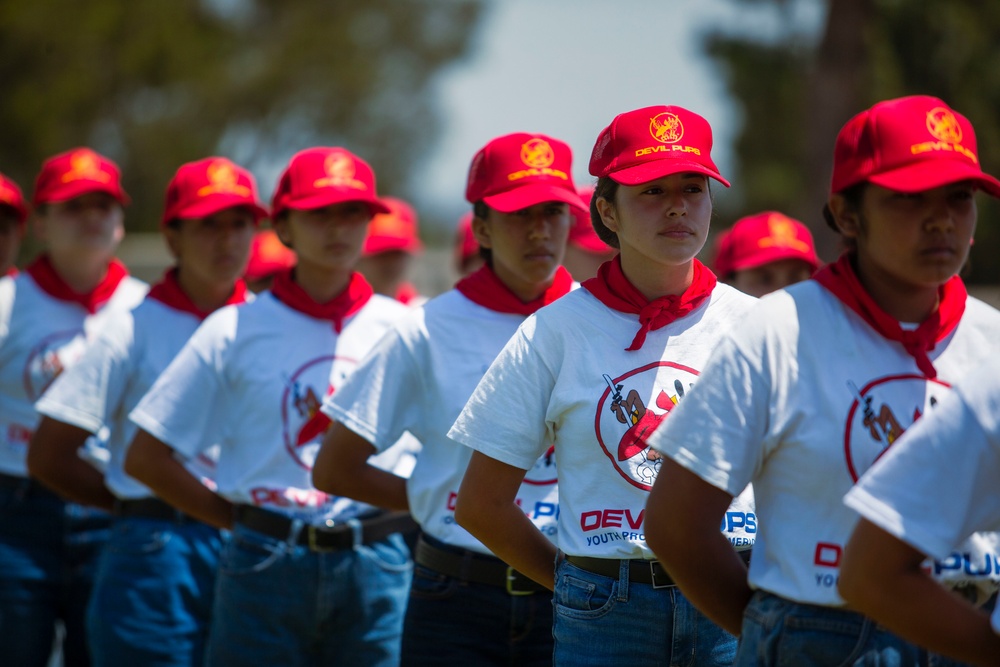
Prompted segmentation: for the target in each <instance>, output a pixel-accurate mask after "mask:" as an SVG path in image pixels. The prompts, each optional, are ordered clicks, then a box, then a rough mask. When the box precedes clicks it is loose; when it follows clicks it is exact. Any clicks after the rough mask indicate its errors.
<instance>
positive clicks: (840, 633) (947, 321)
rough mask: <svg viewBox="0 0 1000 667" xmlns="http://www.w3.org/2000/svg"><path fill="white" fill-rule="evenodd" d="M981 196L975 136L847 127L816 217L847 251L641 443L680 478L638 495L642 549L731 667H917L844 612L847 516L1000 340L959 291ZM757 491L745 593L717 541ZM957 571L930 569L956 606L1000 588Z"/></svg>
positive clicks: (998, 190)
mask: <svg viewBox="0 0 1000 667" xmlns="http://www.w3.org/2000/svg"><path fill="white" fill-rule="evenodd" d="M980 188H982V189H984V190H986V191H987V192H988V193H989V194H991V195H994V196H997V195H1000V182H998V181H997V180H996V179H994V178H993V177H992V176H988V175H986V174H984V173H983V172H982V170H981V168H980V166H979V160H978V157H977V155H976V137H975V133H974V131H973V128H972V125H971V124H970V123H969V122H968V120H966V119H965V118H964V117H963V116H961V115H960V114H958V113H957V112H955V111H953V110H952V109H950V108H949V107H948V105H947V104H945V103H944V102H942V101H941V100H939V99H936V98H933V97H926V96H914V97H904V98H899V99H894V100H889V101H885V102H880V103H878V104H876V105H874V106H873V107H871V108H870V109H868V110H866V111H864V112H862V113H860V114H858V115H857V116H855V117H854V118H853V119H851V120H850V121H849V122H848V123H847V124H846V125H845V126H844V128H843V129H842V130H841V131H840V134H839V135H838V137H837V142H836V148H835V154H834V167H833V182H832V187H831V194H830V199H829V202H828V204H827V208H826V214H827V217H828V219H829V221H830V222H831V223H832V224H834V225H835V226H836V228H837V229H838V230H839V231H840V233H841V234H842V235H843V236H844V237H845V239H846V240H847V242H848V243H849V244H850V250H848V251H847V252H846V253H845V254H843V255H842V256H841V258H840V259H839V260H838V261H836V262H835V263H833V264H831V265H829V266H827V267H825V268H824V269H821V270H820V271H819V272H818V273H817V274H816V276H815V277H814V278H813V279H812V280H809V281H806V282H803V283H799V284H797V285H793V286H791V287H789V288H787V289H786V290H783V291H781V292H778V293H776V294H775V295H772V296H769V297H768V298H767V299H762V300H761V301H760V302H759V304H758V307H757V308H756V309H755V310H754V311H753V312H752V313H751V314H749V316H748V317H746V318H745V319H744V321H743V323H742V324H741V326H740V327H739V332H738V334H737V333H735V332H734V333H733V334H732V335H730V336H728V337H727V338H726V339H725V340H724V341H723V343H722V344H721V345H720V346H719V347H718V348H717V350H716V352H715V354H714V355H713V358H712V360H711V361H710V362H709V364H708V365H707V366H706V368H705V371H704V372H703V373H702V377H701V380H700V381H699V382H698V385H697V386H696V387H695V389H694V391H693V392H691V394H690V395H689V396H688V398H687V399H686V400H685V401H684V403H683V404H682V405H681V406H680V407H679V409H678V410H677V411H676V413H675V414H674V415H673V416H672V417H671V418H670V419H669V420H668V421H667V422H666V423H665V424H664V425H663V426H662V428H660V429H659V430H657V431H656V432H655V433H654V434H653V435H652V436H651V437H650V438H649V442H650V444H651V445H652V446H653V447H655V448H657V449H659V450H661V451H663V452H665V453H666V454H667V455H669V456H670V457H671V458H673V460H674V461H675V462H676V464H673V463H672V464H669V465H668V466H667V467H666V468H665V469H664V474H663V475H661V476H660V478H659V480H658V481H657V484H656V486H655V488H654V489H653V493H652V494H651V495H650V500H649V505H648V509H647V513H648V521H647V536H648V538H649V540H650V542H651V544H652V545H653V548H654V550H655V551H656V553H657V555H659V556H660V558H661V559H663V560H664V562H665V563H666V564H667V567H668V568H669V569H670V570H671V572H672V573H673V574H674V577H675V578H677V579H678V580H679V581H680V583H681V585H682V587H683V588H684V590H685V591H687V592H688V594H689V595H690V596H691V598H692V599H693V600H694V601H695V603H696V604H697V605H698V606H699V607H700V608H701V609H703V610H704V611H705V613H707V614H708V615H709V616H711V617H712V618H714V619H716V620H717V621H718V622H719V623H721V624H722V625H723V626H725V627H726V628H728V629H729V630H730V631H732V632H736V633H738V632H742V635H741V641H740V650H739V655H738V656H737V662H738V663H740V664H768V665H770V664H786V663H788V662H789V661H792V662H794V663H795V664H800V665H814V664H815V665H840V664H844V663H845V661H846V662H848V663H849V664H875V663H876V661H879V660H885V661H889V662H892V661H898V662H892V664H916V662H917V661H918V660H920V659H923V658H922V657H921V656H920V655H919V651H918V650H917V649H916V648H915V647H914V646H913V645H911V644H909V643H907V642H904V641H902V640H900V639H898V638H897V637H896V636H894V635H892V634H890V633H889V632H888V631H886V630H885V629H884V628H883V627H881V626H878V625H876V624H875V623H873V622H872V621H871V620H869V619H867V618H866V617H864V616H862V615H861V614H859V613H857V612H855V611H852V610H850V609H848V608H846V607H845V603H844V600H843V598H841V596H840V595H839V593H838V592H837V578H838V574H839V567H840V562H841V557H842V554H843V549H844V546H845V544H846V543H847V539H848V537H849V535H850V533H851V529H852V528H853V527H854V524H855V523H856V521H857V517H856V515H855V514H854V513H853V512H851V511H850V510H849V509H848V508H846V507H845V506H844V505H843V503H842V498H843V496H844V494H845V493H846V492H847V491H848V490H850V488H851V486H852V485H853V484H854V482H855V481H857V479H858V477H859V476H860V475H861V474H862V473H863V472H864V471H865V470H867V469H868V468H869V467H870V466H871V465H872V463H873V462H874V461H875V460H876V459H877V458H878V457H879V456H881V455H882V453H883V452H884V451H885V449H886V448H887V447H888V446H889V445H890V444H892V443H893V442H894V441H895V440H896V439H897V438H898V437H899V436H900V435H901V434H902V433H903V431H904V430H905V429H907V428H908V427H909V426H910V425H911V424H913V422H914V421H915V420H916V419H917V418H918V417H919V416H920V415H921V414H923V413H925V412H926V411H928V410H932V409H934V406H935V404H937V403H938V402H939V401H940V400H941V399H942V398H943V397H944V396H945V395H946V394H947V393H948V391H949V387H950V385H951V383H953V382H955V381H956V380H959V379H960V378H962V377H964V376H965V375H966V374H968V373H969V372H971V371H972V370H973V369H974V368H976V367H977V366H978V365H979V364H980V362H981V359H982V357H983V354H984V351H985V350H988V349H991V348H992V347H993V346H995V342H996V340H997V337H998V336H1000V313H998V312H997V311H995V310H994V309H992V308H990V307H988V306H986V305H985V304H983V303H982V302H980V301H977V300H975V299H973V298H969V297H968V296H967V294H966V291H965V286H964V285H963V284H962V280H961V279H960V278H959V277H958V276H957V275H956V274H957V273H958V271H959V269H960V268H961V267H962V265H963V264H964V263H965V260H966V257H967V256H968V251H969V246H970V243H971V241H972V233H973V231H974V229H975V225H976V204H975V199H974V194H975V192H976V190H977V189H980ZM751 481H752V482H753V486H754V490H755V493H756V500H757V510H758V513H759V515H760V531H759V536H758V540H757V543H756V545H755V548H754V558H753V561H752V563H751V565H750V572H749V580H748V578H747V573H746V572H745V570H744V567H743V564H742V563H740V562H739V561H738V560H737V559H735V558H733V557H732V555H731V554H730V553H729V552H728V551H727V550H726V549H725V546H726V545H725V543H723V542H721V541H720V540H718V539H717V537H716V535H715V533H714V531H713V530H712V529H713V528H714V527H715V526H717V525H718V522H719V520H720V518H722V517H724V513H725V508H726V505H727V504H728V502H729V500H730V499H731V497H732V496H733V495H734V494H736V493H738V492H739V491H740V490H741V489H743V487H745V486H746V485H747V483H748V482H751ZM681 536H683V539H681ZM694 545H698V548H697V549H695V548H693V546H694ZM966 555H967V556H968V563H967V564H964V565H963V567H960V568H957V569H956V568H947V567H940V566H935V568H936V569H937V570H939V571H940V576H942V577H944V578H947V579H949V580H950V581H949V584H950V585H952V586H956V587H966V586H968V585H973V584H980V583H983V584H988V585H992V586H993V587H994V588H995V583H996V582H995V580H996V578H997V577H998V574H997V573H996V572H990V573H985V572H982V570H981V569H980V564H981V563H982V561H983V560H984V559H985V558H986V557H987V554H984V553H982V552H981V551H980V550H977V549H976V548H975V546H974V545H973V546H972V547H971V550H970V551H969V552H968V553H967V554H966ZM960 558H963V559H964V558H966V556H965V555H963V556H960ZM976 572H982V573H981V574H976ZM986 580H993V581H986ZM853 661H856V662H853ZM879 664H887V663H883V662H879Z"/></svg>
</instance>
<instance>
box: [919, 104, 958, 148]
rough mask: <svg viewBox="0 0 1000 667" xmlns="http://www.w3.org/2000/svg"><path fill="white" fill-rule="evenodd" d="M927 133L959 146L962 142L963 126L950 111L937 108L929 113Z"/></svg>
mask: <svg viewBox="0 0 1000 667" xmlns="http://www.w3.org/2000/svg"><path fill="white" fill-rule="evenodd" d="M927 131H928V132H930V133H931V136H933V137H934V138H935V139H938V140H940V141H947V142H949V143H952V144H957V143H959V142H960V141H962V126H961V125H960V124H959V123H958V119H957V118H955V114H953V113H952V112H951V111H949V110H948V109H945V108H944V107H935V108H933V109H931V110H930V111H928V112H927Z"/></svg>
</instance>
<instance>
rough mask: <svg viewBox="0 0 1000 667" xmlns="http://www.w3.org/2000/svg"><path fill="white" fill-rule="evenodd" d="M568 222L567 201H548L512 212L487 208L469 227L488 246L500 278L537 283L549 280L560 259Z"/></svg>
mask: <svg viewBox="0 0 1000 667" xmlns="http://www.w3.org/2000/svg"><path fill="white" fill-rule="evenodd" d="M571 224H572V219H571V216H570V212H569V205H568V204H564V203H562V202H557V201H551V202H543V203H541V204H536V205H534V206H529V207H528V208H523V209H521V210H519V211H514V212H513V213H501V212H500V211H496V210H493V209H490V212H489V218H488V219H486V220H483V219H482V218H478V217H477V218H474V219H473V221H472V229H473V232H474V233H475V235H476V240H477V241H479V245H480V246H481V247H483V248H489V249H490V252H491V253H492V257H493V260H492V261H493V271H494V272H495V273H496V274H497V277H498V278H500V280H502V281H503V282H504V283H505V284H506V285H508V286H510V287H514V286H537V285H544V284H547V283H549V282H550V281H551V280H552V277H553V276H554V275H555V272H556V269H557V268H559V264H560V263H562V260H563V253H565V252H566V240H567V239H568V238H569V229H570V225H571ZM517 291H518V290H517V289H515V292H517Z"/></svg>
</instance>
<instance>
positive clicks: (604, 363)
mask: <svg viewBox="0 0 1000 667" xmlns="http://www.w3.org/2000/svg"><path fill="white" fill-rule="evenodd" d="M754 301H755V299H753V298H752V297H749V296H747V295H745V294H743V293H741V292H739V291H737V290H735V289H733V288H731V287H729V286H727V285H723V284H719V285H717V286H716V288H715V290H714V291H713V293H712V296H711V298H710V299H708V300H707V301H706V303H704V304H702V305H701V306H700V307H699V308H697V309H696V310H694V311H693V312H692V313H690V314H689V315H688V316H686V317H683V318H681V319H679V320H677V321H675V322H672V323H671V324H668V325H667V326H665V327H663V328H661V329H657V330H655V331H650V332H649V334H648V335H647V337H646V342H645V344H644V345H643V347H642V348H641V349H640V350H637V351H634V352H626V351H625V349H624V348H626V347H628V346H629V343H631V341H632V338H633V337H634V336H635V334H636V332H637V331H638V330H639V318H638V316H637V315H630V314H626V313H622V312H619V311H616V310H612V309H610V308H608V307H607V306H605V305H604V304H603V303H601V302H600V301H599V300H598V299H597V298H595V297H594V296H593V295H592V294H591V293H590V292H588V291H587V290H586V289H579V290H576V291H575V292H572V293H571V294H568V295H566V296H564V297H563V298H561V299H559V300H558V301H556V302H555V303H553V304H551V305H549V306H546V307H545V308H542V309H541V310H539V311H538V312H537V313H535V314H534V315H532V316H531V317H529V318H528V319H527V320H525V322H524V324H522V325H521V327H520V328H519V329H518V330H517V333H516V334H514V336H513V337H512V338H511V340H510V341H509V342H508V343H507V345H506V346H505V347H504V349H503V351H502V352H501V353H500V355H499V356H498V357H497V359H496V361H494V362H493V365H492V366H491V367H490V369H489V371H488V372H487V373H486V375H485V376H484V377H483V380H482V381H481V382H480V383H479V386H478V387H477V388H476V390H475V392H474V393H473V395H472V397H471V398H470V399H469V402H468V404H467V405H466V406H465V409H464V410H463V411H462V414H461V415H460V416H459V417H458V420H457V421H456V422H455V424H454V426H453V427H452V429H451V431H450V432H449V433H448V435H449V437H451V438H453V439H455V440H457V441H459V442H461V443H463V444H465V445H467V446H469V447H471V448H473V449H476V450H479V451H481V452H483V453H484V454H486V455H488V456H491V457H493V458H495V459H497V460H499V461H502V462H504V463H507V464H508V465H513V466H516V467H518V468H523V469H525V470H528V469H530V468H532V466H533V465H534V464H535V461H536V460H537V459H538V457H539V456H541V455H542V454H543V453H544V452H545V451H546V450H547V449H548V447H549V446H550V445H552V444H555V457H556V464H557V467H558V471H559V477H558V480H559V505H560V509H559V533H558V536H557V544H558V546H559V548H560V549H561V550H562V551H563V552H565V553H566V554H569V555H575V556H592V557H597V558H646V559H652V558H654V556H653V552H652V550H651V549H650V548H649V547H648V546H647V545H646V539H645V534H644V531H643V520H644V517H645V506H646V498H647V496H648V492H649V489H650V488H651V486H652V484H653V481H654V479H655V478H656V474H657V472H658V471H659V468H660V460H659V457H658V456H656V455H655V453H652V452H650V451H649V449H648V448H647V447H646V446H645V445H644V444H643V441H642V438H644V437H646V436H648V435H649V433H650V431H652V430H653V429H654V428H656V427H657V425H658V424H659V423H660V422H661V421H663V420H664V418H665V417H666V416H667V415H668V414H670V413H671V412H672V411H673V410H674V409H675V407H676V405H677V402H678V401H680V402H683V401H684V400H686V398H685V396H686V394H687V392H688V391H689V390H690V388H691V386H692V384H694V383H695V380H696V379H697V377H698V374H699V372H700V370H701V367H702V365H703V364H704V363H705V361H706V360H707V358H708V355H709V353H710V352H711V350H712V348H713V347H715V345H716V344H717V342H718V341H719V339H720V338H721V336H722V335H723V334H724V333H725V332H726V331H727V330H728V329H729V328H730V326H732V325H734V324H736V323H737V322H739V321H740V320H741V319H742V318H743V316H744V314H745V313H746V312H747V310H748V309H749V308H750V306H751V305H752V304H753V303H754ZM671 419H672V417H671ZM666 421H667V422H668V423H669V421H670V420H669V419H668V420H666ZM741 490H742V489H741ZM748 500H749V498H748V497H744V498H742V499H741V502H745V501H748ZM728 522H729V523H728V525H726V526H723V529H724V530H725V531H726V533H727V535H728V536H729V537H730V539H731V540H732V541H733V543H734V544H735V545H737V547H738V548H747V547H749V546H750V545H751V544H752V543H753V539H754V533H755V531H756V517H755V516H754V513H753V510H752V505H749V506H748V505H746V504H744V505H741V506H734V507H733V508H731V510H730V513H729V516H728Z"/></svg>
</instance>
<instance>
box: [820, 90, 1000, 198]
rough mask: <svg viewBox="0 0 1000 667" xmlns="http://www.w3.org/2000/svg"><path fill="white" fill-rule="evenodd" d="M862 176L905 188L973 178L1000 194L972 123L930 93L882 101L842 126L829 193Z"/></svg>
mask: <svg viewBox="0 0 1000 667" xmlns="http://www.w3.org/2000/svg"><path fill="white" fill-rule="evenodd" d="M863 181H868V182H870V183H874V184H875V185H878V186H880V187H883V188H887V189H889V190H895V191H897V192H906V193H912V192H920V191H922V190H930V189H931V188H937V187H941V186H942V185H948V184H949V183H956V182H959V181H974V182H975V183H976V184H977V185H979V187H981V188H982V189H983V190H985V191H986V192H988V193H989V194H991V195H993V196H994V197H1000V181H998V180H997V179H996V178H994V177H992V176H990V175H989V174H986V173H984V172H983V170H982V167H981V165H980V164H979V154H978V152H977V150H976V132H975V130H974V129H973V128H972V123H970V122H969V120H968V119H967V118H966V117H965V116H963V115H962V114H960V113H958V112H957V111H955V110H953V109H952V108H951V107H949V106H948V105H947V104H945V103H944V102H943V101H941V100H940V99H938V98H936V97H930V96H928V95H913V96H910V97H899V98H896V99H892V100H885V101H883V102H879V103H878V104H875V105H874V106H872V107H871V108H870V109H866V110H865V111H862V112H861V113H859V114H858V115H856V116H855V117H854V118H852V119H851V120H849V121H847V124H846V125H844V127H843V128H842V129H841V130H840V133H839V134H838V135H837V142H836V145H835V148H834V155H833V178H832V179H831V182H830V194H836V193H838V192H842V191H843V190H845V189H846V188H849V187H851V186H852V185H855V184H857V183H861V182H863Z"/></svg>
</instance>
